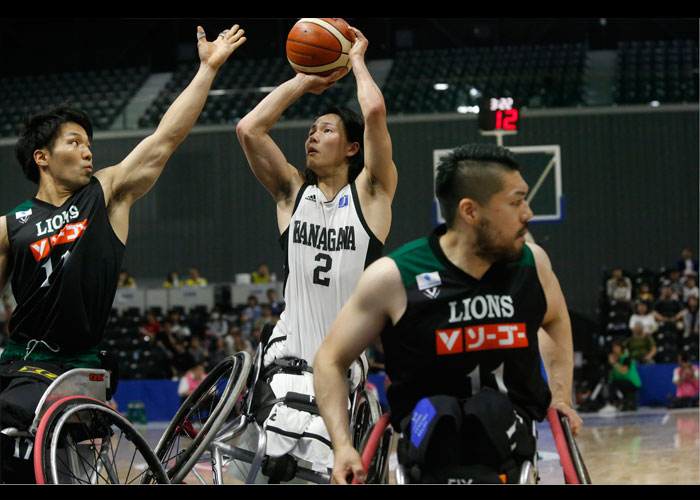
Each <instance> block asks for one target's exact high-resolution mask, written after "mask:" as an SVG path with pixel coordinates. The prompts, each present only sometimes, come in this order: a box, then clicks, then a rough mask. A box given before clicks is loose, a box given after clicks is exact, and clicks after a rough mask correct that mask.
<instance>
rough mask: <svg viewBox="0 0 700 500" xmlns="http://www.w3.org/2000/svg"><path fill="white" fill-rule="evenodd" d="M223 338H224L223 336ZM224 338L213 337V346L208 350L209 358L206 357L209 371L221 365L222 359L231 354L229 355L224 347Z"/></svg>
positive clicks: (226, 347)
mask: <svg viewBox="0 0 700 500" xmlns="http://www.w3.org/2000/svg"><path fill="white" fill-rule="evenodd" d="M224 337H225V336H224ZM224 337H215V339H214V344H213V345H212V348H211V349H210V350H209V356H207V368H208V369H209V370H211V369H212V368H214V367H215V366H216V365H218V364H219V363H221V362H222V361H223V360H224V359H226V358H227V357H228V356H230V355H231V354H233V353H229V350H228V346H227V345H226V340H225V338H224Z"/></svg>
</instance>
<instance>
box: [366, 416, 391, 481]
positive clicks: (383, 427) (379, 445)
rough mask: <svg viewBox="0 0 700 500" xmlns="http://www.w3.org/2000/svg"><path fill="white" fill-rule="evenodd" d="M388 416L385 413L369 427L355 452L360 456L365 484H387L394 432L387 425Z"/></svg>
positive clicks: (389, 425)
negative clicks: (364, 474) (365, 476)
mask: <svg viewBox="0 0 700 500" xmlns="http://www.w3.org/2000/svg"><path fill="white" fill-rule="evenodd" d="M389 418H390V414H388V413H385V414H384V415H382V416H381V418H380V419H379V421H378V422H376V423H375V424H374V425H373V426H371V427H370V428H369V429H368V431H367V434H366V436H365V437H364V438H363V439H362V443H361V445H360V448H359V449H358V450H357V451H358V452H359V453H360V455H361V456H362V465H363V466H364V468H365V471H366V472H367V478H366V479H365V483H366V484H387V483H388V482H389V453H390V451H391V440H392V438H393V435H394V431H393V429H392V427H391V424H390V423H389Z"/></svg>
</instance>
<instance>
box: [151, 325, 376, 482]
mask: <svg viewBox="0 0 700 500" xmlns="http://www.w3.org/2000/svg"><path fill="white" fill-rule="evenodd" d="M264 345H265V336H263V341H262V343H261V345H260V346H259V347H258V349H257V351H256V353H255V356H251V355H250V354H249V353H247V352H239V353H236V354H234V355H233V356H230V357H228V358H226V359H225V360H223V361H222V362H220V363H219V364H218V365H217V366H216V367H214V368H213V369H212V370H211V372H210V373H209V374H208V375H207V376H206V377H205V379H204V380H203V381H202V383H201V384H200V385H199V386H197V388H196V389H195V390H194V391H193V393H192V394H191V395H190V396H189V397H188V398H187V399H186V400H185V401H184V402H183V404H182V405H181V407H180V408H179V410H178V411H177V413H176V414H175V416H174V417H173V419H172V420H171V422H170V424H169V425H168V427H167V428H166V430H165V432H164V433H163V435H162V437H161V439H160V441H159V443H158V444H157V445H156V447H155V450H154V451H155V454H156V455H157V457H158V458H159V460H160V461H161V463H162V465H163V467H164V469H165V471H166V473H167V475H168V478H169V480H170V482H171V483H179V484H182V483H188V484H189V483H201V484H207V483H213V484H224V482H225V479H227V478H226V475H225V472H226V469H227V468H229V466H230V467H233V466H234V465H233V463H234V461H235V462H236V464H241V463H243V464H247V465H246V466H247V467H248V466H249V468H248V471H247V473H245V474H244V476H245V477H239V478H236V480H235V481H234V482H238V483H241V482H244V483H254V482H256V480H259V479H260V478H265V477H267V478H268V482H269V483H279V482H286V481H291V480H297V481H302V482H309V483H316V484H324V483H328V482H330V474H329V472H328V471H327V470H317V469H318V468H317V467H316V468H314V467H313V464H309V463H307V462H305V461H302V460H299V459H297V458H295V457H293V456H291V454H287V455H284V456H282V457H274V458H273V457H271V456H269V455H268V454H267V447H268V443H267V437H266V432H265V427H264V421H265V417H266V416H267V414H268V413H269V411H270V409H271V408H272V407H273V406H275V405H285V406H288V407H290V408H293V409H297V410H302V411H306V412H308V413H311V414H316V415H318V408H317V407H316V405H315V402H314V401H313V398H311V397H310V396H308V395H301V394H296V393H293V392H290V393H287V395H286V396H284V397H280V398H275V397H274V394H271V393H270V391H269V387H268V386H266V382H267V381H268V380H269V379H270V377H272V376H273V373H276V372H279V371H282V372H284V373H294V374H298V373H300V372H301V371H307V372H308V371H310V368H309V367H306V366H305V363H304V362H303V361H301V360H297V359H288V358H285V359H282V360H276V362H275V363H273V364H272V365H270V366H266V367H265V368H264V369H263V352H264ZM365 382H366V381H365V380H364V379H363V380H361V381H360V383H359V384H358V387H357V389H356V390H355V391H353V392H352V394H349V398H350V400H349V401H350V403H349V416H350V423H351V431H352V436H353V442H354V443H355V444H356V446H357V447H362V446H363V444H362V443H363V442H366V441H367V439H368V436H369V430H370V428H371V427H372V426H373V424H375V423H376V422H377V421H378V420H379V418H380V417H381V406H380V404H379V402H378V401H377V399H376V397H375V396H374V394H373V393H372V392H371V391H369V390H367V388H366V383H365ZM246 430H248V431H251V430H253V431H255V433H254V434H253V436H255V435H257V437H256V440H257V442H256V445H255V446H245V445H241V443H242V436H243V434H244V433H245V432H246ZM387 445H388V442H387ZM386 455H388V453H387V454H386ZM373 471H374V474H373V477H374V478H375V479H376V482H383V480H384V479H385V478H386V475H387V473H388V461H382V462H380V461H375V463H374V466H373ZM260 474H262V475H261V476H260ZM148 479H149V478H144V480H148ZM228 479H229V480H230V479H231V478H230V477H229V478H228Z"/></svg>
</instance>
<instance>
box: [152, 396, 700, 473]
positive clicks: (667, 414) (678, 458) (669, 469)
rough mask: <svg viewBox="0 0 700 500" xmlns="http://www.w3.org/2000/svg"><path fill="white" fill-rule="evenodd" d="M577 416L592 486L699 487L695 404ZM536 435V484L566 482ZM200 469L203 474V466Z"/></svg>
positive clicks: (543, 429)
mask: <svg viewBox="0 0 700 500" xmlns="http://www.w3.org/2000/svg"><path fill="white" fill-rule="evenodd" d="M581 416H582V418H583V420H584V427H583V429H582V430H581V433H580V434H579V436H578V437H577V438H576V442H577V444H578V447H579V450H580V452H581V455H582V456H583V460H584V463H585V465H586V468H587V469H588V473H589V475H590V478H591V482H592V484H594V485H700V440H699V438H698V428H699V423H700V419H699V412H698V408H692V409H673V410H667V409H665V408H640V409H639V410H637V411H636V412H618V413H617V414H614V415H603V414H598V413H583V414H581ZM165 425H166V423H162V422H153V423H149V424H147V425H145V426H142V427H141V429H142V432H143V433H144V434H145V435H146V438H147V440H148V441H149V443H151V445H152V447H155V445H156V443H157V441H158V439H159V437H160V435H161V433H162V432H163V431H164V429H165ZM538 435H539V442H538V451H539V455H540V459H539V463H538V468H539V472H540V484H542V485H563V484H565V481H564V475H563V471H562V468H561V464H560V462H559V456H558V454H557V451H556V446H555V444H554V439H553V436H552V432H551V430H550V427H549V424H548V423H547V422H543V423H541V424H539V425H538ZM395 463H396V457H395V455H392V457H391V460H390V468H391V469H394V468H395ZM201 470H202V472H203V473H206V472H205V471H206V467H201ZM392 480H393V474H392ZM227 482H228V480H227Z"/></svg>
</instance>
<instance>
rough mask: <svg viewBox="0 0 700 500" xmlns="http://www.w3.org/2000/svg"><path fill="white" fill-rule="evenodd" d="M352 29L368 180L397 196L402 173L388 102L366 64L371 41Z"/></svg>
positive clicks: (352, 53)
mask: <svg viewBox="0 0 700 500" xmlns="http://www.w3.org/2000/svg"><path fill="white" fill-rule="evenodd" d="M351 29H352V30H353V31H354V33H355V43H354V44H353V46H352V49H351V50H350V61H351V62H352V72H353V74H354V75H355V80H356V81H357V100H358V102H359V103H360V109H361V110H362V116H363V117H364V120H365V134H364V148H365V171H366V175H367V180H368V181H369V182H370V183H371V184H372V185H374V187H375V188H376V187H379V188H380V189H382V190H383V191H384V192H385V193H386V194H387V195H389V196H390V197H392V198H393V196H394V192H395V191H396V185H397V183H398V174H397V171H396V166H395V165H394V161H393V158H392V153H393V150H392V145H391V136H390V135H389V129H388V127H387V123H386V104H385V102H384V96H383V94H382V92H381V90H380V89H379V86H378V85H377V84H376V82H375V81H374V79H373V78H372V75H371V74H370V72H369V70H368V69H367V65H366V64H365V52H366V51H367V47H368V45H369V42H368V41H367V38H365V36H364V35H363V34H362V32H361V31H360V30H358V29H357V28H352V27H351Z"/></svg>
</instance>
